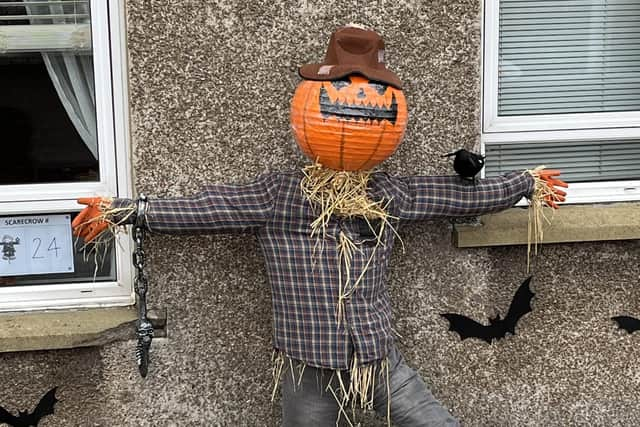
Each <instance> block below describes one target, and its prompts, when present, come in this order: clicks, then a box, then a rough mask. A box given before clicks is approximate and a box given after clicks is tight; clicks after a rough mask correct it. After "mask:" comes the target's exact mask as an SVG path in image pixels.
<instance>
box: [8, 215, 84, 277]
mask: <svg viewBox="0 0 640 427" xmlns="http://www.w3.org/2000/svg"><path fill="white" fill-rule="evenodd" d="M47 273H73V241H72V240H71V216H70V215H69V214H66V215H35V216H14V217H1V218H0V277H1V276H19V275H24V274H47Z"/></svg>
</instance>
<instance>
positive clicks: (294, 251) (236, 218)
mask: <svg viewBox="0 0 640 427" xmlns="http://www.w3.org/2000/svg"><path fill="white" fill-rule="evenodd" d="M299 73H300V75H301V77H302V78H303V79H304V80H303V81H302V82H301V83H300V85H299V86H298V88H297V89H296V91H295V94H294V96H293V100H292V107H291V123H292V127H293V131H294V134H295V138H296V141H297V143H298V145H299V147H300V149H301V150H302V151H303V152H304V154H306V155H307V156H308V157H309V158H310V159H311V160H312V161H313V164H311V165H310V166H308V167H306V168H304V169H303V170H302V171H295V172H290V173H270V174H267V175H264V176H261V177H259V178H257V179H256V180H255V181H254V182H252V183H249V184H244V185H229V184H216V185H211V186H207V187H205V188H204V189H203V190H202V191H201V192H200V193H198V194H196V195H194V196H192V197H184V198H172V199H149V200H148V201H145V202H144V203H141V202H140V201H138V202H136V201H134V200H129V199H107V198H89V199H80V200H79V202H80V203H82V204H86V205H87V207H86V208H85V209H84V210H83V211H82V212H80V214H79V215H78V216H77V218H76V219H75V220H74V222H73V226H74V232H75V233H76V234H77V235H79V236H81V237H83V238H84V239H85V241H92V240H95V239H98V240H99V239H100V238H101V237H102V236H105V235H109V233H108V231H109V230H110V229H112V228H113V226H114V225H124V224H133V223H137V224H142V226H143V227H145V228H146V229H147V230H149V231H150V232H152V233H168V234H178V233H203V232H205V233H207V232H210V233H216V232H234V231H238V232H239V231H252V232H254V233H255V234H256V236H257V239H258V241H259V243H260V246H261V249H262V252H263V255H264V258H265V261H266V267H267V274H268V280H269V282H270V285H271V289H272V303H273V333H274V337H273V339H274V342H273V348H274V378H275V383H274V394H275V391H276V387H277V386H278V384H280V385H281V387H282V416H283V420H282V421H283V425H285V426H327V425H333V424H337V423H338V421H339V420H340V419H343V420H345V421H346V422H348V423H349V424H351V415H352V413H351V411H349V409H350V407H356V406H360V407H363V408H368V409H371V408H373V409H375V410H376V411H378V412H379V413H380V414H381V415H383V416H386V417H387V420H388V422H389V423H390V422H391V421H393V422H394V423H396V424H397V425H400V426H418V425H420V426H424V425H457V421H456V420H455V419H454V418H453V417H452V416H451V415H450V414H449V413H448V411H447V410H446V409H444V408H443V407H442V406H441V405H440V404H439V403H438V402H437V401H436V400H435V398H434V397H433V395H432V394H431V393H430V391H429V390H428V389H427V387H426V385H425V383H424V382H423V381H422V379H421V378H420V377H419V375H418V374H417V373H416V371H414V370H413V369H411V368H410V367H408V366H407V364H406V363H405V360H404V359H403V357H402V355H401V354H400V352H399V351H398V349H397V347H396V343H395V339H394V332H393V329H392V322H391V305H390V300H389V295H388V293H387V290H386V288H385V284H384V280H385V272H386V269H387V265H388V261H389V259H390V255H391V250H392V247H393V244H394V241H395V239H396V238H397V234H396V232H395V229H396V226H397V224H399V223H400V222H403V221H417V220H428V219H435V218H450V217H468V216H476V215H482V214H486V213H490V212H497V211H501V210H504V209H506V208H509V207H512V206H513V205H514V204H516V203H517V202H518V201H519V200H520V199H522V198H523V197H526V198H528V199H530V201H531V202H532V205H533V206H537V207H541V206H542V205H548V206H552V207H557V206H556V202H558V201H564V194H565V193H564V192H563V191H562V190H560V189H558V188H556V186H563V187H566V184H565V183H564V182H562V181H560V180H559V179H557V178H556V177H557V175H558V174H559V172H558V171H550V170H544V169H541V168H538V169H534V170H531V171H524V172H523V171H518V172H512V173H509V174H507V175H505V176H502V177H497V178H488V179H481V180H476V181H474V182H470V181H468V180H465V179H463V178H461V177H459V176H407V177H394V176H391V175H388V174H386V173H382V172H374V171H371V169H372V168H374V167H375V166H376V165H377V164H379V163H380V162H382V161H383V160H385V159H386V158H387V157H389V156H390V155H391V154H392V153H393V152H394V151H395V149H396V148H397V146H398V144H399V143H400V141H401V139H402V135H403V133H404V129H405V126H406V122H407V106H406V101H405V97H404V95H403V92H402V83H401V81H400V79H399V78H398V77H397V76H396V75H395V74H394V73H392V72H391V71H390V70H388V69H387V68H386V67H385V64H384V43H383V40H382V38H381V37H380V36H379V35H378V34H376V33H375V32H373V31H370V30H365V29H362V28H358V27H350V26H349V27H343V28H339V29H338V30H337V31H335V32H334V33H333V34H332V36H331V39H330V42H329V47H328V50H327V53H326V57H325V60H324V62H323V63H320V64H310V65H305V66H303V67H301V68H300V70H299Z"/></svg>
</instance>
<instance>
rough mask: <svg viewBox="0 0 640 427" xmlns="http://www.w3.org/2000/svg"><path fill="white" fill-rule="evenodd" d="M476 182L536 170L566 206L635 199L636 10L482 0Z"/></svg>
mask: <svg viewBox="0 0 640 427" xmlns="http://www.w3.org/2000/svg"><path fill="white" fill-rule="evenodd" d="M483 37H484V55H483V58H484V66H483V70H484V71H483V123H482V147H483V150H484V153H485V154H486V156H487V161H486V169H485V172H484V173H485V175H486V176H495V175H499V174H501V173H503V172H506V171H509V170H514V169H525V168H530V167H532V166H535V165H545V166H547V167H549V168H557V169H560V170H561V171H562V176H563V177H564V179H565V180H566V181H567V182H570V183H571V184H572V185H571V187H570V189H569V192H568V198H567V201H568V202H572V203H583V202H607V201H611V202H612V201H631V200H640V1H638V0H539V1H523V0H486V1H485V21H484V32H483Z"/></svg>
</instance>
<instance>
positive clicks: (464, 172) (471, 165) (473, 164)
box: [442, 148, 484, 183]
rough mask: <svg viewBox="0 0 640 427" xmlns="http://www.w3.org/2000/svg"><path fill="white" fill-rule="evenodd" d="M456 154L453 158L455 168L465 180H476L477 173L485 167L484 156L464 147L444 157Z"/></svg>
mask: <svg viewBox="0 0 640 427" xmlns="http://www.w3.org/2000/svg"><path fill="white" fill-rule="evenodd" d="M451 156H456V157H455V158H454V159H453V170H455V171H456V172H457V173H458V175H460V176H461V177H462V179H464V180H465V181H471V182H473V183H475V182H476V175H477V174H478V173H479V172H480V171H481V170H482V168H483V167H484V156H482V155H480V154H476V153H472V152H471V151H467V150H465V149H464V148H463V149H460V150H457V151H454V152H452V153H447V154H445V155H444V156H442V157H451Z"/></svg>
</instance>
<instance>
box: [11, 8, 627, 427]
mask: <svg viewBox="0 0 640 427" xmlns="http://www.w3.org/2000/svg"><path fill="white" fill-rule="evenodd" d="M127 13H128V38H129V41H128V47H129V58H130V81H129V83H130V102H131V117H132V120H131V124H132V129H131V132H132V140H133V145H134V147H133V153H134V155H133V159H132V162H133V169H134V173H135V188H136V191H138V192H140V191H144V192H146V193H147V194H149V195H152V196H156V197H169V196H178V195H185V194H190V193H193V192H195V191H197V190H198V189H199V188H200V187H201V186H202V185H205V184H207V183H216V182H246V181H249V180H251V179H253V178H254V177H255V176H257V175H259V174H260V173H263V172H267V171H280V170H291V169H295V168H300V167H301V166H302V165H304V164H305V162H306V160H305V159H304V158H303V157H302V155H301V154H300V153H299V151H298V150H297V147H296V145H295V143H294V141H293V138H292V135H291V132H290V129H289V121H288V120H289V101H290V99H291V97H292V94H293V91H294V89H295V87H296V85H297V83H298V82H299V77H298V76H297V72H296V70H297V67H298V66H299V65H301V64H304V63H308V62H315V61H318V60H320V59H321V58H322V57H323V56H324V52H325V48H326V45H327V41H328V38H329V35H330V33H331V32H332V31H333V30H334V29H335V28H337V27H338V26H340V25H343V24H346V23H350V22H357V23H361V24H364V25H366V26H368V27H371V28H374V29H376V30H377V31H379V32H380V33H381V34H383V36H384V38H385V40H386V43H387V55H386V56H387V63H388V66H389V67H390V68H391V69H392V70H394V71H395V72H396V73H397V74H398V75H399V76H400V77H401V78H402V79H403V81H404V83H405V94H406V96H407V99H408V104H409V116H410V118H409V125H408V129H407V132H406V135H405V139H404V143H403V144H402V145H401V147H400V148H399V150H398V152H397V153H396V154H395V155H394V156H393V157H392V158H391V159H389V160H388V161H387V162H385V163H384V164H383V165H382V166H381V167H382V168H383V169H385V170H388V171H389V172H391V173H394V174H444V173H450V165H449V164H448V163H447V162H446V161H445V160H444V159H442V158H441V157H440V154H442V153H445V152H447V151H450V150H451V149H453V148H457V147H460V146H464V147H467V148H476V149H477V148H478V144H479V117H480V92H481V91H480V59H481V58H480V52H481V45H480V28H481V1H480V0H458V1H452V0H433V1H427V0H422V1H416V0H405V1H403V0H400V1H389V0H379V1H370V2H366V1H356V0H352V1H333V0H324V1H319V0H304V1H303V0H296V1H294V0H291V1H284V0H269V1H263V0H252V1H246V2H241V1H230V0H227V1H225V0H218V1H205V0H201V1H195V0H193V1H192V0H189V1H187V0H180V1H175V2H167V1H164V0H129V1H128V4H127ZM532 166H533V165H532ZM451 231H452V227H451V224H450V223H449V222H448V221H437V222H429V223H422V224H412V225H410V226H406V227H404V228H403V229H401V230H400V233H401V236H402V238H403V240H404V244H405V251H404V252H403V251H402V250H401V247H400V246H399V245H398V246H397V247H396V251H395V253H394V255H393V259H392V260H391V269H390V271H389V280H388V286H389V289H390V292H391V296H392V299H393V303H394V306H395V311H394V315H395V324H396V329H397V330H398V332H399V333H400V334H401V336H402V338H401V339H400V340H399V345H400V348H401V349H402V350H403V352H404V354H405V356H406V358H407V359H408V360H409V362H410V364H411V365H413V366H414V367H416V368H417V369H418V370H419V371H420V373H421V374H422V376H423V377H424V378H425V380H426V381H427V383H428V384H429V385H430V386H431V389H432V390H433V393H434V394H435V395H436V396H437V397H438V398H439V399H440V400H441V401H442V402H443V403H444V404H445V405H446V406H447V407H448V408H450V410H451V411H452V412H453V414H455V416H457V417H458V418H460V419H461V421H462V422H463V424H464V425H468V426H527V425H529V426H568V425H590V426H594V425H599V426H614V425H616V426H636V425H638V424H639V423H640V400H639V396H640V371H639V370H638V362H639V361H640V341H639V338H640V337H638V336H637V334H636V335H627V334H622V333H620V331H619V330H616V328H615V326H614V325H613V324H612V323H611V322H610V321H609V320H608V319H609V317H611V316H612V315H616V314H619V313H621V312H628V313H639V312H640V287H639V286H638V277H639V275H640V263H638V249H639V248H638V243H637V242H635V241H622V242H618V243H611V242H599V243H588V244H587V243H573V244H558V245H545V246H544V248H543V250H542V254H541V256H540V257H539V259H538V265H537V267H536V275H535V279H534V287H535V292H536V298H535V306H534V311H533V312H532V313H530V314H529V315H527V317H525V318H524V319H523V320H522V321H521V322H520V324H519V325H518V328H517V335H516V336H512V337H510V338H508V339H506V340H502V341H500V342H498V343H497V344H494V345H492V346H489V345H487V344H485V343H483V342H480V341H477V340H466V341H464V342H461V341H460V340H459V338H458V337H457V336H456V335H454V334H453V333H452V332H448V331H447V324H446V322H445V321H444V319H442V318H441V317H440V316H439V315H438V313H441V312H445V311H455V312H462V313H466V314H468V315H473V316H475V317H476V318H478V319H486V317H487V316H489V315H492V314H494V313H495V310H496V309H497V308H500V307H506V306H508V304H509V302H510V300H511V297H512V295H513V292H514V290H515V288H516V287H517V285H518V284H519V283H520V282H521V281H522V280H523V279H524V278H525V277H526V271H525V270H526V248H525V247H522V246H514V247H500V248H480V249H458V248H455V247H454V246H453V245H452V243H451ZM147 252H148V255H149V257H150V263H149V264H150V267H149V273H150V276H151V277H150V278H151V293H150V297H149V299H150V301H151V304H152V306H155V307H159V308H166V309H167V312H168V338H166V339H157V340H156V341H154V344H153V347H152V361H153V364H152V365H151V368H150V374H149V376H148V378H147V379H145V380H143V379H141V378H140V377H139V375H138V373H137V371H136V369H135V367H134V366H133V363H132V348H133V344H132V343H131V342H119V343H114V344H109V345H106V346H103V347H93V348H83V349H76V350H64V351H47V352H26V353H9V354H2V355H0V373H2V378H3V386H2V388H3V390H2V391H1V393H2V396H3V399H5V400H6V399H7V398H8V397H11V398H12V400H19V397H18V396H17V395H19V394H20V393H21V390H32V389H36V390H48V388H50V387H51V386H53V385H58V386H59V387H60V388H59V392H58V396H59V397H60V398H61V402H60V403H59V404H58V406H57V410H56V414H55V416H54V417H49V418H48V419H45V421H44V422H43V423H42V424H41V425H43V426H89V425H91V426H94V425H95V426H192V425H201V426H217V425H220V426H269V425H271V426H275V425H277V424H278V423H279V405H278V403H277V402H276V403H275V404H272V403H271V402H270V397H271V386H272V380H271V360H270V358H271V333H272V329H271V306H270V290H269V287H268V285H267V283H266V275H265V268H264V265H263V261H262V258H261V255H260V252H259V248H258V245H257V243H256V240H255V239H254V238H253V237H252V236H250V235H242V236H240V235H238V236H227V235H215V236H190V237H166V236H160V235H156V236H153V238H152V242H151V244H150V248H149V249H148V251H147ZM31 401H32V399H29V400H25V402H24V406H25V407H26V406H28V405H29V404H31ZM361 421H362V425H366V426H382V425H384V420H381V419H378V418H376V417H374V416H371V415H367V416H365V418H363V419H362V420H361Z"/></svg>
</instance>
